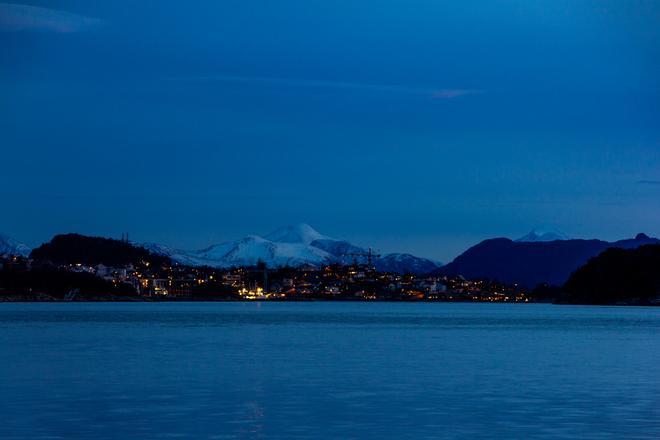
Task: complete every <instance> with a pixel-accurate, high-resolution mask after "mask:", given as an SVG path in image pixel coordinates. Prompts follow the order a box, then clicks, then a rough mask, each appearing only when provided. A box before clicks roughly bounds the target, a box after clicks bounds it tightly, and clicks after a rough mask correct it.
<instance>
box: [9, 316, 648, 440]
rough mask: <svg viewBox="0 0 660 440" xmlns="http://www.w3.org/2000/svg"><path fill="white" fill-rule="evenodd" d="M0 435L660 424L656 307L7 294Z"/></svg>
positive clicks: (425, 431) (491, 432) (275, 433)
mask: <svg viewBox="0 0 660 440" xmlns="http://www.w3.org/2000/svg"><path fill="white" fill-rule="evenodd" d="M0 414H1V417H2V422H1V423H0V438H2V439H5V438H6V439H60V438H61V439H92V438H93V439H111V438H112V439H114V438H118V439H128V438H136V439H137V438H139V439H160V438H184V439H185V438H190V439H232V438H248V439H250V438H281V439H295V438H414V439H418V438H548V439H550V438H553V439H554V438H628V439H630V438H640V439H641V438H660V308H635V307H571V306H552V305H529V304H511V305H497V304H435V303H434V304H428V303H426V304H422V303H416V304H408V303H154V304H148V303H67V304H62V303H60V304H55V303H49V304H36V303H32V304H0Z"/></svg>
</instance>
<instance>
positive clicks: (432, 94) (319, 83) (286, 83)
mask: <svg viewBox="0 0 660 440" xmlns="http://www.w3.org/2000/svg"><path fill="white" fill-rule="evenodd" d="M171 79H172V80H178V81H211V82H213V81H217V82H227V83H243V84H261V85H268V86H278V87H297V88H319V89H342V90H360V91H372V92H385V93H399V94H408V95H419V96H426V97H429V98H431V99H454V98H458V97H461V96H465V95H474V94H479V93H483V90H476V89H432V88H421V87H408V86H398V85H386V84H369V83H352V82H342V81H323V80H311V79H298V78H271V77H246V76H226V75H212V76H191V77H178V78H171Z"/></svg>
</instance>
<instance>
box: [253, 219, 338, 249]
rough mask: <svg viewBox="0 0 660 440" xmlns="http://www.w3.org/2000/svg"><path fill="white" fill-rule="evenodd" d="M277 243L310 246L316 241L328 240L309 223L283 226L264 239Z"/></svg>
mask: <svg viewBox="0 0 660 440" xmlns="http://www.w3.org/2000/svg"><path fill="white" fill-rule="evenodd" d="M264 238H265V239H266V240H270V241H274V242H276V243H302V244H310V243H311V242H313V241H315V240H322V239H326V238H328V237H326V236H325V235H323V234H321V233H320V232H318V231H316V230H315V229H314V228H312V227H311V226H310V225H308V224H307V223H298V224H295V225H287V226H283V227H281V228H279V229H276V230H275V231H273V232H271V233H270V234H268V235H266V236H265V237H264Z"/></svg>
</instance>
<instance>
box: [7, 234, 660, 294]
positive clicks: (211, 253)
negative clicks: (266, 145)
mask: <svg viewBox="0 0 660 440" xmlns="http://www.w3.org/2000/svg"><path fill="white" fill-rule="evenodd" d="M647 244H660V240H658V239H656V238H650V237H648V236H646V235H645V234H638V235H637V236H636V237H635V238H633V239H627V240H620V241H615V242H607V241H603V240H581V239H569V238H568V237H567V236H566V235H564V234H561V233H558V232H550V231H542V230H534V231H532V232H530V233H529V234H527V235H525V236H524V237H521V238H519V239H518V240H510V239H508V238H494V239H490V240H485V241H483V242H481V243H479V244H477V245H476V246H473V247H471V248H470V249H468V250H467V251H465V252H464V253H463V254H461V255H460V256H458V257H456V259H454V261H452V262H451V263H449V264H447V265H446V266H442V265H441V264H440V263H438V262H437V261H433V260H430V259H427V258H420V257H416V256H414V255H410V254H404V253H392V254H387V255H383V256H379V257H374V258H373V264H374V266H375V267H376V269H377V270H378V271H381V272H392V273H400V274H404V273H412V274H427V273H433V274H436V275H463V276H464V277H466V278H469V279H474V278H488V279H492V280H498V281H502V282H505V283H509V284H514V283H517V284H521V285H524V286H528V287H534V286H536V285H538V284H540V283H549V284H551V285H556V286H560V285H562V284H564V282H565V281H566V280H567V279H568V278H569V276H570V275H571V273H572V272H574V271H575V270H577V269H578V268H579V267H581V266H583V265H584V264H585V263H587V261H588V260H589V259H590V258H592V257H595V256H597V255H599V254H600V253H602V252H603V251H605V250H606V249H608V248H622V249H634V248H638V247H639V246H642V245H647ZM139 246H141V247H143V248H145V249H147V250H148V251H150V252H151V253H152V254H155V255H158V256H164V257H169V258H170V259H172V260H173V261H175V262H178V263H180V264H184V265H189V266H210V267H216V268H229V267H240V266H254V265H256V264H257V263H259V262H263V263H266V264H267V265H268V266H269V267H284V266H291V267H299V266H302V265H306V264H309V265H314V266H320V265H326V264H331V263H340V264H348V263H352V262H353V261H356V260H357V261H358V262H366V259H367V257H366V255H367V254H368V252H369V249H365V248H363V247H360V246H356V245H354V244H351V243H350V242H348V241H346V240H338V239H335V238H331V237H328V236H325V235H323V234H321V233H319V232H317V231H316V230H314V229H313V228H312V227H311V226H309V225H306V224H304V223H301V224H297V225H291V226H285V227H282V228H279V229H277V230H275V231H273V232H271V233H270V234H268V235H265V236H263V237H262V236H258V235H248V236H246V237H243V238H241V239H239V240H234V241H229V242H225V243H220V244H214V245H212V246H209V247H207V248H204V249H200V250H193V251H187V250H181V249H175V248H172V247H169V246H165V245H162V244H156V243H142V244H140V245H139ZM29 254H30V248H29V247H27V246H26V245H24V244H22V243H20V242H18V241H17V240H14V239H12V238H10V237H8V236H6V235H1V234H0V255H21V256H28V255H29Z"/></svg>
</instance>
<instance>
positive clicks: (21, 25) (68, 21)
mask: <svg viewBox="0 0 660 440" xmlns="http://www.w3.org/2000/svg"><path fill="white" fill-rule="evenodd" d="M100 24H101V20H99V19H97V18H91V17H84V16H82V15H76V14H72V13H70V12H66V11H60V10H57V9H48V8H41V7H38V6H29V5H19V4H14V3H0V31H4V32H19V31H46V32H56V33H61V34H68V33H73V32H80V31H84V30H88V29H92V28H95V27H97V26H98V25H100Z"/></svg>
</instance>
